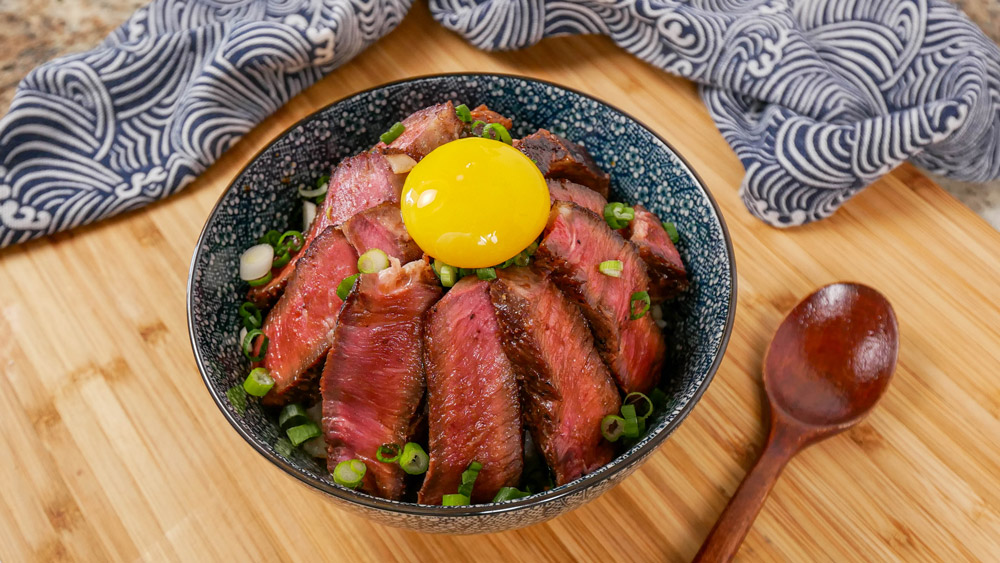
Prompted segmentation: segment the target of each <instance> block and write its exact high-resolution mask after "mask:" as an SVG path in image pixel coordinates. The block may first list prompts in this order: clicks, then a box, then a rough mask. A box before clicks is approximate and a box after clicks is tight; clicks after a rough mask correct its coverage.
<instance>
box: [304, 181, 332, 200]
mask: <svg viewBox="0 0 1000 563" xmlns="http://www.w3.org/2000/svg"><path fill="white" fill-rule="evenodd" d="M323 178H326V181H325V182H322V183H320V182H319V181H317V182H316V187H315V188H313V189H307V188H306V187H305V185H302V186H299V197H304V198H306V199H313V198H315V197H319V196H321V195H326V192H327V190H329V189H330V177H329V176H323V177H322V178H320V180H322V179H323Z"/></svg>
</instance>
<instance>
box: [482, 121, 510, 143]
mask: <svg viewBox="0 0 1000 563" xmlns="http://www.w3.org/2000/svg"><path fill="white" fill-rule="evenodd" d="M482 136H483V137H485V138H487V139H493V140H494V141H500V142H502V143H507V144H508V145H510V144H513V142H514V141H513V140H512V139H511V138H510V133H509V132H508V131H507V128H506V127H504V126H503V125H500V124H499V123H490V124H489V125H487V126H486V127H483V133H482Z"/></svg>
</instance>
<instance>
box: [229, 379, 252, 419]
mask: <svg viewBox="0 0 1000 563" xmlns="http://www.w3.org/2000/svg"><path fill="white" fill-rule="evenodd" d="M226 398H227V399H229V404H230V405H233V409H235V410H236V412H238V413H239V414H240V416H243V415H244V414H246V413H247V392H246V389H244V388H243V387H241V386H239V385H233V386H232V387H230V388H229V390H228V391H226Z"/></svg>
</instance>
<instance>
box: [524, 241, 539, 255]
mask: <svg viewBox="0 0 1000 563" xmlns="http://www.w3.org/2000/svg"><path fill="white" fill-rule="evenodd" d="M537 251H538V241H537V240H536V241H535V242H533V243H531V244H529V245H528V248H525V249H524V252H525V253H526V254H527V255H528V256H534V255H535V252H537Z"/></svg>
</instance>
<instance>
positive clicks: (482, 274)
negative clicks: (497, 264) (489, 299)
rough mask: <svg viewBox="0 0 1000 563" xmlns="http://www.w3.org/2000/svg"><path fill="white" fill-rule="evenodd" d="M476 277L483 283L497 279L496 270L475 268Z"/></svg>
mask: <svg viewBox="0 0 1000 563" xmlns="http://www.w3.org/2000/svg"><path fill="white" fill-rule="evenodd" d="M476 276H477V277H478V278H479V279H481V280H484V281H489V280H495V279H497V271H496V268H476Z"/></svg>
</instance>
